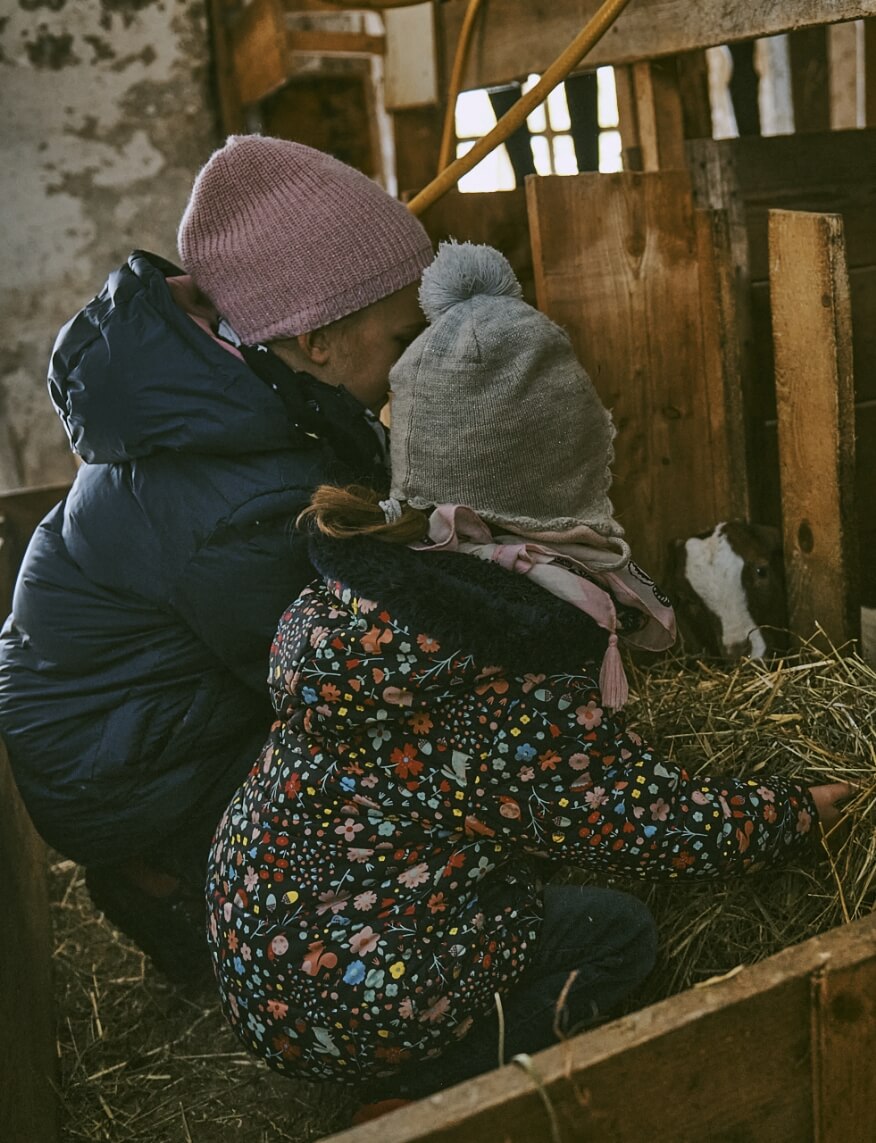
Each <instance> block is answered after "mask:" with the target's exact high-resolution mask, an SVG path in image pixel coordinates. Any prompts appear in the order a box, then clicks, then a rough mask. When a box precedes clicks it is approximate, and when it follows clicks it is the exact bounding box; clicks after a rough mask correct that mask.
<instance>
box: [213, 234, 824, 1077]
mask: <svg viewBox="0 0 876 1143" xmlns="http://www.w3.org/2000/svg"><path fill="white" fill-rule="evenodd" d="M420 298H421V304H422V306H423V309H424V312H425V314H426V317H427V318H428V319H429V321H430V323H431V324H430V326H429V328H428V329H427V331H426V332H425V333H423V334H422V335H421V336H420V337H419V338H418V339H417V341H416V342H415V343H414V344H413V345H412V346H411V347H410V348H409V349H408V350H407V352H406V353H405V354H404V355H403V356H402V358H401V359H400V361H399V363H398V364H397V365H396V367H395V368H394V370H393V372H392V374H391V384H392V390H393V395H394V404H393V426H394V427H393V436H392V446H391V449H392V462H393V465H392V472H393V481H392V483H393V491H392V496H391V497H390V498H388V499H386V500H383V501H379V500H378V497H376V496H374V495H373V494H370V493H368V491H367V490H364V489H356V488H353V489H339V488H332V487H326V488H322V489H320V490H318V492H317V493H316V495H315V497H314V500H313V502H312V505H311V508H310V509H309V510H308V511H307V512H306V513H305V514H304V519H305V521H307V522H308V523H309V524H310V525H311V530H312V534H311V540H310V554H311V560H312V562H313V563H314V565H315V567H316V568H317V570H318V571H319V572H320V574H321V579H320V580H319V581H317V582H316V583H315V584H314V585H312V586H311V587H310V588H308V589H307V590H306V591H305V592H304V593H302V595H301V596H299V598H298V599H297V600H296V601H295V602H294V603H293V604H292V606H291V607H290V608H289V610H288V611H287V612H286V613H285V615H284V616H283V618H282V620H281V622H280V627H279V630H278V632H277V636H276V640H275V642H274V645H273V648H272V668H271V687H272V694H273V701H274V707H275V710H276V713H277V722H276V723H275V725H274V727H273V730H272V732H271V736H270V739H269V740H268V742H267V744H266V746H265V749H264V751H263V752H262V755H261V757H260V759H259V761H258V763H257V765H256V766H255V767H254V769H253V770H252V772H251V774H250V776H249V778H248V779H247V781H246V783H244V785H243V786H242V787H241V789H240V790H239V791H238V793H237V795H236V796H235V798H234V799H233V800H232V802H231V805H230V806H229V808H228V810H227V812H226V814H225V816H224V817H223V819H222V822H221V823H220V826H219V829H218V831H217V834H216V837H215V839H214V845H213V853H212V858H211V867H210V884H209V904H210V933H211V945H212V950H213V956H214V962H215V966H216V970H217V975H218V980H219V985H220V990H221V993H222V998H223V1004H224V1007H225V1011H226V1013H227V1015H228V1017H229V1019H230V1021H231V1023H232V1024H233V1025H234V1027H235V1029H236V1031H237V1033H238V1034H239V1036H240V1037H241V1039H242V1040H243V1042H244V1044H245V1045H246V1046H247V1047H248V1048H249V1049H250V1050H252V1051H254V1052H256V1053H257V1054H259V1055H261V1056H262V1057H264V1058H265V1059H266V1060H267V1061H268V1063H269V1064H271V1066H273V1067H275V1068H277V1069H279V1070H281V1071H285V1072H288V1073H289V1074H290V1075H296V1076H300V1077H303V1078H307V1079H336V1080H340V1081H346V1082H348V1083H351V1084H361V1085H364V1084H365V1083H367V1084H368V1092H369V1095H370V1097H371V1098H374V1097H375V1095H376V1094H383V1095H389V1094H392V1095H396V1096H406V1097H418V1096H421V1095H424V1094H426V1093H428V1092H430V1091H434V1090H436V1089H438V1088H441V1087H443V1086H446V1085H447V1084H450V1083H453V1082H456V1081H458V1080H461V1079H464V1078H466V1077H468V1076H471V1075H475V1074H478V1073H479V1072H482V1071H484V1070H486V1069H488V1068H490V1067H493V1066H495V1064H496V1063H497V1062H498V1060H499V1058H500V1053H504V1058H506V1059H507V1058H510V1056H512V1055H514V1054H515V1053H518V1052H533V1051H536V1050H538V1049H540V1048H542V1047H545V1046H546V1045H548V1044H549V1043H551V1042H553V1041H554V1040H555V1038H556V1036H557V1035H562V1034H565V1032H567V1031H568V1030H569V1029H571V1028H575V1027H580V1026H583V1025H585V1024H587V1023H589V1022H592V1021H593V1020H595V1019H599V1018H604V1017H605V1016H607V1015H609V1014H611V1013H612V1011H614V1010H615V1009H616V1008H617V1006H618V1004H619V1002H620V1001H621V1000H622V999H623V998H624V997H625V996H626V995H627V994H628V993H629V992H630V990H631V989H632V988H633V987H634V986H635V985H636V984H637V983H638V981H640V980H641V979H642V977H643V976H644V975H645V974H646V973H647V972H648V971H649V969H650V967H651V964H652V961H653V956H654V945H655V941H654V929H653V924H652V921H651V919H650V916H649V915H648V913H647V912H646V910H645V909H644V907H643V906H642V905H641V904H640V903H639V902H638V901H636V900H634V899H632V898H630V897H628V896H626V895H624V894H621V893H617V892H613V891H609V890H601V889H588V888H582V887H574V886H565V887H559V886H551V885H547V886H545V885H544V879H545V877H546V876H547V875H549V872H550V863H551V862H552V861H562V862H566V863H573V864H574V863H578V864H582V865H584V864H586V865H588V866H591V867H597V868H601V869H603V870H604V871H606V872H611V871H613V870H621V869H623V870H625V871H628V872H630V871H632V872H638V873H641V874H642V875H643V876H647V877H670V878H690V877H703V876H727V875H732V874H736V873H743V872H748V871H749V870H752V869H755V868H759V867H766V866H769V865H777V864H780V863H781V862H783V861H786V860H788V859H791V858H793V856H794V854H795V853H796V851H798V850H799V849H800V848H801V847H803V846H805V845H807V844H809V834H810V833H811V831H812V827H813V823H814V822H815V820H816V815H817V813H818V810H817V808H816V806H817V805H819V804H820V806H821V807H822V811H823V812H824V814H825V816H827V817H829V816H830V814H831V813H832V812H833V811H832V809H831V800H832V799H834V798H836V797H837V796H839V795H840V794H842V793H843V792H844V791H843V790H842V789H841V788H839V787H830V788H826V789H816V790H815V791H810V790H808V789H806V788H804V787H802V786H800V785H798V784H796V783H793V782H789V781H787V780H785V779H782V778H779V777H768V776H762V777H759V778H758V780H757V781H750V780H747V779H741V780H733V779H726V778H719V779H715V780H705V779H702V778H699V777H698V778H697V779H695V780H692V779H690V778H689V777H688V776H687V774H685V773H684V772H683V771H681V770H678V769H676V768H675V767H672V766H670V765H668V764H665V763H664V762H663V761H661V760H660V759H659V758H658V757H657V756H655V754H654V752H653V751H652V750H651V749H650V748H649V747H648V746H647V745H646V744H645V743H643V742H642V741H641V740H640V738H639V737H638V736H637V735H636V734H634V733H632V732H630V731H627V730H626V729H625V726H624V720H623V716H622V714H621V713H620V708H621V707H622V706H623V702H624V700H625V698H626V680H625V678H624V674H623V669H622V666H621V664H620V659H619V654H618V649H617V640H618V637H620V638H622V639H625V640H627V641H630V642H633V643H638V644H639V645H642V646H647V647H651V648H654V649H659V648H661V647H664V646H667V645H668V644H669V643H670V642H671V641H672V638H673V629H674V624H673V617H672V612H671V608H670V607H669V606H668V604H667V601H666V600H664V599H663V598H662V596H661V595H660V593H659V591H657V589H656V588H654V586H653V584H652V583H651V581H650V580H649V579H648V578H647V576H645V575H644V573H642V572H641V570H640V569H639V568H637V567H636V565H635V564H634V563H632V562H631V561H630V559H629V549H628V547H627V545H626V543H625V541H624V539H623V533H622V530H621V528H620V527H619V526H618V524H617V523H616V521H615V520H614V519H613V517H612V510H611V504H610V502H609V500H608V496H607V491H608V487H609V482H610V475H609V469H608V466H609V463H610V460H611V455H612V436H613V428H612V425H611V420H610V417H609V416H608V414H607V412H606V411H605V410H604V409H603V408H602V406H601V405H600V403H599V401H598V398H597V397H596V394H595V392H594V390H593V388H592V385H591V384H590V381H589V378H588V377H587V375H586V373H585V372H584V370H583V369H582V367H581V366H580V364H579V363H578V362H577V360H576V359H575V356H574V354H573V352H572V348H571V346H570V344H569V341H568V339H567V337H566V335H565V334H564V333H563V331H562V330H560V329H559V328H558V327H557V326H555V325H554V324H553V323H552V322H550V321H549V320H548V319H547V318H546V317H545V316H544V315H542V314H540V313H538V312H537V311H536V310H534V309H532V308H531V307H529V306H527V305H526V304H525V303H524V302H523V301H522V300H521V298H520V290H519V286H518V285H517V283H516V281H515V280H514V277H513V274H512V273H511V270H510V267H509V266H508V265H507V263H506V262H505V260H504V259H503V258H502V256H501V255H499V254H498V253H497V252H496V251H493V250H490V249H489V248H486V247H471V246H468V245H461V246H455V245H450V246H444V247H443V248H442V250H441V251H440V253H439V255H438V257H437V259H436V261H435V263H434V264H433V265H432V266H431V267H430V268H429V269H428V270H427V271H426V273H425V274H424V277H423V284H422V286H421V290H420ZM500 1028H501V1030H502V1031H501V1033H500ZM425 1061H428V1066H427V1067H423V1066H422V1065H423V1063H424V1062H425Z"/></svg>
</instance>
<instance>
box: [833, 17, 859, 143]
mask: <svg viewBox="0 0 876 1143" xmlns="http://www.w3.org/2000/svg"><path fill="white" fill-rule="evenodd" d="M861 33H863V29H862V28H861V26H860V24H858V23H851V24H834V25H833V26H832V27H830V28H828V29H827V71H828V80H829V84H830V129H831V130H832V131H848V130H851V129H853V128H857V127H863V126H864V107H863V99H862V96H863V87H864V85H863V82H862V80H863V76H862V74H861V70H862V69H861V66H860V59H861V56H860V53H859V45H860V47H863V43H862V42H861V41H862V38H863V37H862V34H861Z"/></svg>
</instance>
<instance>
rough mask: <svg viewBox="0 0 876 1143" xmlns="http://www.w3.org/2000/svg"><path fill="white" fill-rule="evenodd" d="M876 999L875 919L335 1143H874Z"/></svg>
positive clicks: (791, 950)
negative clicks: (528, 1068)
mask: <svg viewBox="0 0 876 1143" xmlns="http://www.w3.org/2000/svg"><path fill="white" fill-rule="evenodd" d="M874 994H876V915H873V916H870V917H866V918H864V919H863V920H861V921H856V922H854V923H852V924H850V925H843V926H842V927H841V928H838V929H833V930H831V932H829V933H825V934H824V935H823V936H820V937H814V938H812V939H811V940H808V941H804V942H803V943H802V944H799V945H796V946H793V947H792V948H789V949H785V950H784V951H783V952H780V953H778V954H777V955H775V956H772V957H770V958H769V959H767V960H764V961H762V962H761V963H760V964H756V965H753V966H750V967H748V968H745V969H743V971H742V972H739V973H737V974H736V975H735V976H733V977H732V978H728V979H726V980H723V981H720V982H718V983H716V984H713V985H710V986H709V987H704V988H698V989H691V990H689V991H687V992H683V993H681V994H680V995H678V996H673V997H670V998H669V999H668V1000H664V1001H661V1002H660V1003H659V1004H654V1005H652V1006H651V1007H649V1008H645V1009H643V1010H642V1011H640V1012H635V1013H633V1014H632V1015H630V1016H625V1017H623V1018H622V1019H620V1020H615V1021H614V1022H613V1023H611V1024H606V1025H604V1026H603V1027H602V1028H597V1029H595V1030H594V1031H591V1032H585V1033H583V1034H582V1035H579V1036H575V1037H573V1038H572V1039H570V1040H567V1041H566V1042H565V1043H562V1044H558V1045H557V1046H556V1047H553V1048H548V1049H547V1050H546V1051H543V1052H539V1053H538V1054H537V1055H536V1056H534V1057H533V1058H532V1072H531V1073H530V1074H529V1075H527V1074H526V1073H525V1072H524V1071H523V1070H522V1069H519V1068H518V1067H516V1066H510V1067H504V1068H501V1069H500V1070H498V1071H495V1072H492V1073H490V1074H488V1075H485V1076H481V1077H479V1078H477V1079H474V1080H470V1081H469V1082H468V1083H464V1084H460V1085H459V1086H457V1087H454V1088H451V1089H450V1090H449V1091H446V1092H441V1093H439V1094H437V1095H434V1096H431V1097H430V1098H429V1099H425V1100H421V1101H420V1102H418V1103H415V1104H413V1105H412V1106H410V1107H406V1108H403V1109H401V1110H400V1111H396V1112H394V1113H393V1114H391V1115H387V1116H385V1117H384V1118H382V1119H380V1120H378V1121H376V1122H374V1123H368V1124H364V1125H363V1126H361V1127H358V1128H354V1129H353V1130H350V1131H343V1132H341V1133H340V1134H337V1135H333V1136H331V1137H330V1139H328V1140H326V1141H325V1143H481V1141H482V1140H488V1139H489V1140H494V1139H496V1140H498V1139H502V1140H504V1141H506V1143H532V1140H536V1139H537V1140H545V1141H547V1140H551V1139H556V1138H559V1139H560V1140H561V1141H562V1143H574V1141H580V1143H588V1141H592V1140H594V1139H599V1140H612V1141H615V1143H620V1141H621V1140H623V1141H624V1143H627V1141H631V1140H639V1139H647V1140H649V1143H702V1141H703V1140H704V1139H716V1140H717V1139H726V1140H730V1139H750V1140H761V1141H764V1143H765V1141H767V1140H768V1141H769V1143H800V1140H803V1139H807V1140H814V1141H816V1143H840V1141H841V1143H848V1141H851V1140H856V1141H857V1140H864V1139H869V1138H870V1134H869V1129H868V1128H867V1124H868V1123H869V1124H872V1122H873V1113H874V1106H876V1105H874V1069H873V1068H872V1061H873V1058H874V1055H876V1020H874V1019H873V1010H874V1009H873V996H874ZM865 1071H866V1072H867V1074H866V1075H865V1074H864V1073H865ZM831 1084H834V1085H835V1086H834V1087H833V1088H831V1086H830V1085H831ZM619 1093H621V1094H620V1097H619ZM630 1093H633V1094H632V1095H630ZM627 1096H629V1098H627ZM844 1101H847V1103H844ZM548 1104H549V1105H550V1108H551V1111H552V1113H553V1116H554V1120H555V1122H556V1127H557V1134H552V1131H551V1121H550V1118H549V1115H548V1110H547V1107H548ZM841 1105H843V1106H841ZM828 1108H829V1109H830V1110H829V1112H828V1110H827V1109H828Z"/></svg>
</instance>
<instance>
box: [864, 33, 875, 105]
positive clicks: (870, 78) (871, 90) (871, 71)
mask: <svg viewBox="0 0 876 1143" xmlns="http://www.w3.org/2000/svg"><path fill="white" fill-rule="evenodd" d="M864 123H865V125H866V126H867V127H876V16H874V17H873V18H871V19H869V20H865V21H864Z"/></svg>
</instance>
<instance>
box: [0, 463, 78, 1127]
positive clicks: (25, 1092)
mask: <svg viewBox="0 0 876 1143" xmlns="http://www.w3.org/2000/svg"><path fill="white" fill-rule="evenodd" d="M67 488H68V485H66V484H52V485H46V486H45V487H41V488H28V489H23V490H21V491H17V492H6V493H2V494H0V614H2V615H3V616H5V615H6V613H7V612H8V611H9V609H10V606H11V602H12V588H13V584H14V582H15V576H16V574H17V572H18V566H19V564H20V562H21V557H22V556H23V554H24V550H25V547H26V546H27V543H28V541H29V539H30V536H31V533H32V532H33V530H34V528H35V527H36V526H37V524H38V523H39V521H40V520H41V519H42V518H43V516H44V515H45V514H46V513H47V512H48V511H49V510H50V509H51V508H53V507H54V505H55V504H57V503H58V501H59V500H60V499H61V498H62V497H63V496H64V494H65V493H66V491H67ZM0 868H2V869H3V870H4V871H5V873H4V884H5V890H4V909H5V923H6V933H7V936H8V944H7V947H6V948H5V950H4V953H3V957H2V959H0V1137H2V1138H3V1139H4V1140H9V1143H36V1141H37V1140H39V1143H53V1141H54V1140H55V1139H57V1137H58V1108H57V1101H56V1099H55V1092H54V1088H53V1083H54V1081H55V1073H56V1070H57V1055H56V1050H55V1012H54V1001H53V997H52V936H51V923H50V920H49V902H48V891H47V886H46V850H45V846H44V845H43V843H42V842H41V841H40V839H39V837H37V834H36V831H35V830H34V828H33V826H32V825H31V822H30V818H29V817H28V815H27V811H26V810H25V808H24V806H23V805H22V803H21V799H20V798H19V796H18V791H17V789H16V787H15V782H14V781H13V778H12V772H11V771H10V768H9V760H8V759H7V757H6V750H5V748H4V746H3V743H2V741H0Z"/></svg>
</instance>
